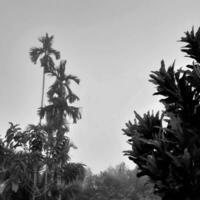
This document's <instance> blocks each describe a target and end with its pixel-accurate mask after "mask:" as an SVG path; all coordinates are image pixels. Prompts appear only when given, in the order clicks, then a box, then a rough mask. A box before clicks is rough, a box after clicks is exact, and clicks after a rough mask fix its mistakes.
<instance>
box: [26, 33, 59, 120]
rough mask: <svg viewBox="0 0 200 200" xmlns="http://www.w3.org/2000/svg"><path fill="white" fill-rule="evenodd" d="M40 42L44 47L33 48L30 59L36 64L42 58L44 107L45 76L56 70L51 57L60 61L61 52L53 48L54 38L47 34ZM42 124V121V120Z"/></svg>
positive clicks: (42, 98)
mask: <svg viewBox="0 0 200 200" xmlns="http://www.w3.org/2000/svg"><path fill="white" fill-rule="evenodd" d="M38 40H39V42H41V43H42V47H32V48H31V49H30V59H31V61H32V62H33V63H34V64H36V63H37V61H38V59H39V58H40V64H41V67H43V80H42V97H41V107H43V101H44V88H45V74H46V73H50V72H51V71H53V70H54V61H53V58H52V57H51V56H52V55H53V56H55V58H56V60H58V59H60V52H59V51H57V50H55V49H53V48H52V44H53V36H49V35H48V34H47V33H46V35H45V36H42V37H40V38H39V39H38ZM40 123H41V119H40Z"/></svg>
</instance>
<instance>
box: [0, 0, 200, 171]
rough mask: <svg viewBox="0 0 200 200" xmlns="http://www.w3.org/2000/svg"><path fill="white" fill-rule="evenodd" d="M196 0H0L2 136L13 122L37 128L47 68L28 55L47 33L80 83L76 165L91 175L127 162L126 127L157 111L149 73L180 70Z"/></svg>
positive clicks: (195, 20)
mask: <svg viewBox="0 0 200 200" xmlns="http://www.w3.org/2000/svg"><path fill="white" fill-rule="evenodd" d="M199 8H200V1H198V0H192V1H188V0H168V1H164V0H163V1H162V0H148V1H147V0H146V1H144V0H71V1H70V0H34V1H32V0H18V1H16V0H13V1H10V0H5V1H4V0H0V55H1V59H0V93H1V98H0V130H1V135H4V133H5V131H6V129H7V127H8V121H12V122H14V123H20V124H21V126H22V127H25V126H26V125H27V124H29V123H37V122H38V116H37V114H36V112H37V108H38V107H39V105H40V96H41V82H42V69H41V68H40V67H39V65H37V66H35V65H33V64H32V63H31V62H30V59H29V55H28V52H29V49H30V47H32V46H38V45H39V43H38V41H37V38H38V37H39V36H41V35H44V34H45V33H46V32H48V33H49V34H53V35H54V36H55V43H54V48H55V49H57V50H60V51H61V57H62V58H63V59H67V62H68V63H67V73H71V74H74V75H77V76H79V77H80V79H81V84H80V86H74V89H75V91H76V92H77V94H78V95H79V96H80V99H81V100H80V102H79V104H78V105H80V106H81V107H82V115H83V118H82V119H81V120H80V121H79V122H78V123H77V124H76V125H75V126H73V127H72V129H71V132H70V137H71V138H72V140H73V141H74V143H75V144H76V145H77V147H78V149H77V150H74V151H73V152H71V157H72V161H77V162H78V161H79V162H83V163H85V164H86V165H87V166H88V167H90V168H91V169H92V170H93V172H95V173H96V172H99V171H100V170H104V169H105V168H107V167H108V166H110V165H112V166H114V165H116V164H118V163H120V162H121V161H125V162H126V163H127V164H128V165H129V166H130V167H133V166H134V165H133V163H131V162H129V161H128V159H127V158H125V157H124V156H123V154H122V151H124V150H127V149H128V148H129V146H128V145H127V144H126V140H127V138H126V137H125V136H123V133H122V131H121V129H122V128H123V127H124V124H125V122H127V121H128V120H129V119H133V117H134V116H133V111H134V110H136V111H138V112H139V113H140V114H143V113H144V112H145V111H147V110H152V109H155V110H158V109H160V105H159V104H158V103H157V98H156V97H153V96H152V93H153V92H154V91H155V88H154V86H153V85H152V84H151V83H149V82H148V79H149V73H150V71H151V70H157V69H158V68H159V67H160V60H161V59H165V61H166V64H167V65H170V64H171V63H172V62H173V61H174V59H176V65H177V67H181V66H183V65H184V64H185V63H186V62H191V60H189V59H186V58H184V57H183V53H181V52H180V47H181V46H182V45H183V44H180V43H178V42H177V40H179V39H180V37H181V36H183V33H184V32H185V31H186V30H191V27H192V26H194V27H195V28H198V26H199V25H200V12H199Z"/></svg>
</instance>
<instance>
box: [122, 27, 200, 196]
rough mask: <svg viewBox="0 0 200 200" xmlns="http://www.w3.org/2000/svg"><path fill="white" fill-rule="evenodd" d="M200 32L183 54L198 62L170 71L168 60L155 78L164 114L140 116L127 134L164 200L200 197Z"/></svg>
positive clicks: (143, 171) (129, 153) (187, 36)
mask: <svg viewBox="0 0 200 200" xmlns="http://www.w3.org/2000/svg"><path fill="white" fill-rule="evenodd" d="M199 35H200V29H199V30H198V31H197V32H196V33H195V34H194V30H193V29H192V31H191V32H186V34H185V37H183V38H182V39H181V41H182V42H186V43H187V45H186V46H185V47H184V48H183V49H182V51H183V52H186V53H187V56H189V57H191V58H194V59H195V60H194V61H193V63H192V64H190V65H187V66H186V68H185V70H183V69H178V70H175V69H174V65H175V64H174V63H173V64H172V65H171V66H170V67H169V68H168V69H166V67H165V63H164V61H162V62H161V67H160V69H159V70H158V71H153V72H152V73H151V75H150V82H152V83H153V84H154V85H156V89H157V92H156V93H154V95H161V96H162V98H161V100H160V102H161V103H163V104H164V106H165V109H164V111H162V114H161V115H159V113H156V114H153V113H152V114H150V113H149V112H148V113H147V114H144V116H143V117H141V116H140V115H138V114H137V113H135V117H136V119H135V121H134V123H132V122H128V123H127V124H126V128H125V129H124V130H123V131H124V134H125V135H127V136H128V137H129V140H128V143H129V144H130V145H131V147H132V149H131V150H129V151H125V155H127V156H128V157H129V158H130V159H131V160H133V161H134V162H135V163H136V164H137V165H138V167H139V173H138V175H139V176H143V175H147V176H149V177H150V178H151V180H152V182H153V183H154V190H155V192H157V193H158V194H159V195H160V196H161V197H162V199H163V200H175V199H189V200H190V199H191V200H193V199H195V200H196V199H199V198H200V192H199V191H200V136H199V131H200V123H199V122H200V87H199V86H200V84H199V83H200V65H199V61H200V60H199V44H200V38H199Z"/></svg>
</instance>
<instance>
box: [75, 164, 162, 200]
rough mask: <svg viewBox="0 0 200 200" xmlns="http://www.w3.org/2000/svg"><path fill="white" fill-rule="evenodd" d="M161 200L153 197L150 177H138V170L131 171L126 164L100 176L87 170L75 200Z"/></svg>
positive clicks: (111, 168)
mask: <svg viewBox="0 0 200 200" xmlns="http://www.w3.org/2000/svg"><path fill="white" fill-rule="evenodd" d="M108 199H110V200H159V198H158V197H157V196H155V195H153V185H152V183H151V182H150V181H149V179H148V177H141V178H138V177H137V168H136V169H133V170H131V169H129V168H127V167H126V165H125V163H121V164H119V165H117V166H116V167H110V168H108V169H107V170H105V171H102V172H100V173H99V174H92V172H91V170H90V169H87V170H86V176H85V179H84V181H83V183H82V190H81V191H80V192H79V194H78V195H77V196H76V197H75V200H108Z"/></svg>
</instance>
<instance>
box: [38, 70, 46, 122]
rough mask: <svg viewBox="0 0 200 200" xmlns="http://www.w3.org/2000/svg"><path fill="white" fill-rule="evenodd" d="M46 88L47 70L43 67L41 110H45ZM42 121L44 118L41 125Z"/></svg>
mask: <svg viewBox="0 0 200 200" xmlns="http://www.w3.org/2000/svg"><path fill="white" fill-rule="evenodd" d="M44 88H45V68H44V67H43V76H42V97H41V108H43V104H44ZM41 121H42V118H41V117H40V122H39V124H41Z"/></svg>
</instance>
